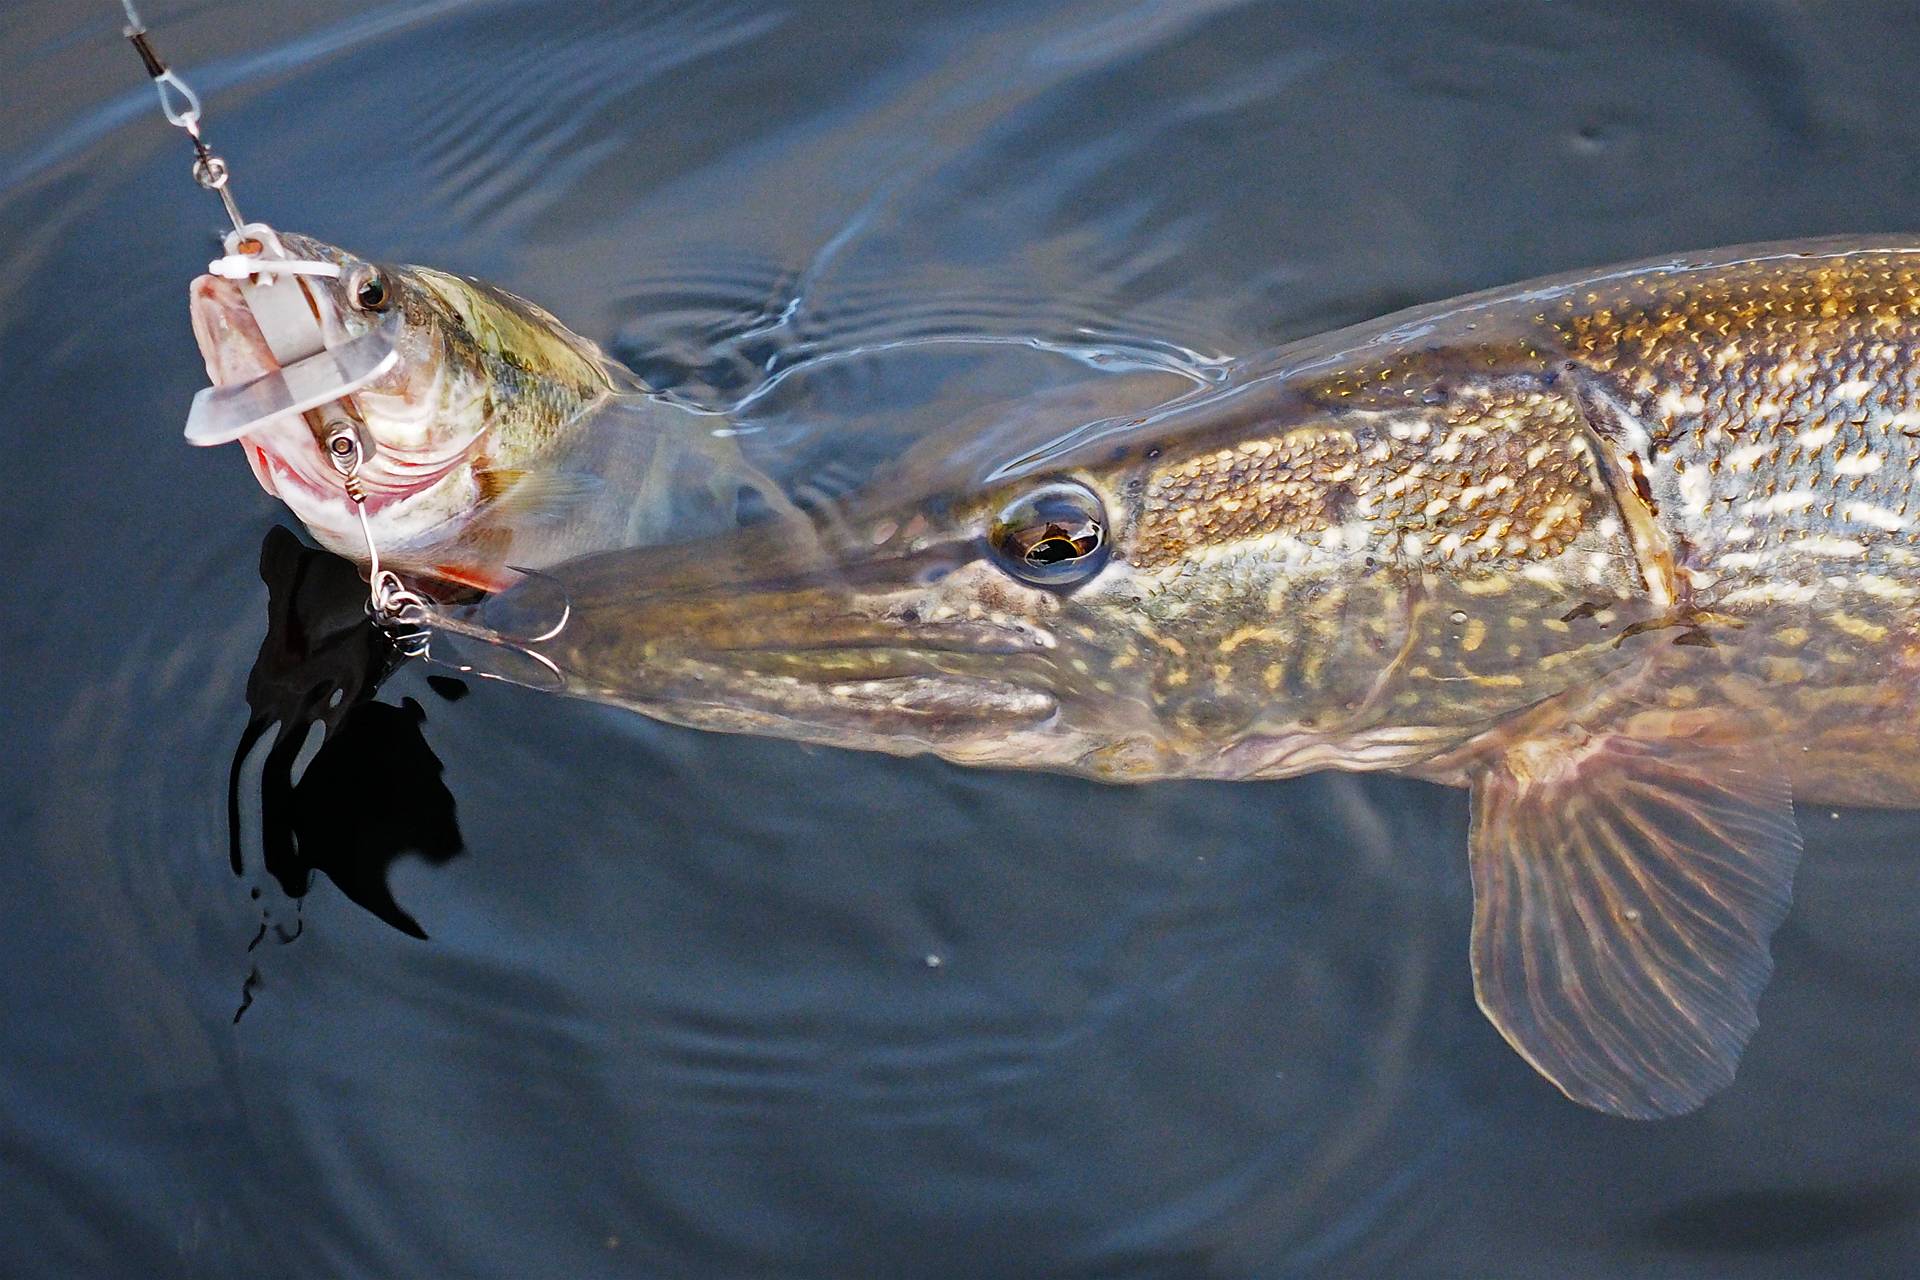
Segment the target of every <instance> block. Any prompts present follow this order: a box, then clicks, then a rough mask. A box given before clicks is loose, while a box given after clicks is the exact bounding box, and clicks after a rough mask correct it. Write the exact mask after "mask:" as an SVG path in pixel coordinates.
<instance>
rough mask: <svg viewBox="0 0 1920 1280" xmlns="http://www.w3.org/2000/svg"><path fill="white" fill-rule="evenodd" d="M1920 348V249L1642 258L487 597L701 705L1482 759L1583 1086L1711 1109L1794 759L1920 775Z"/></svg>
mask: <svg viewBox="0 0 1920 1280" xmlns="http://www.w3.org/2000/svg"><path fill="white" fill-rule="evenodd" d="M1917 367H1920V244H1917V245H1914V246H1908V245H1906V244H1905V243H1903V242H1892V241H1879V242H1808V243H1804V244H1795V245H1775V246H1752V247H1746V248H1741V249H1733V250H1726V251H1722V252H1719V253H1716V254H1710V255H1701V256H1695V257H1677V258H1669V259H1664V260H1660V261H1655V262H1648V263H1639V264H1629V265H1626V266H1622V267H1615V268H1609V269H1602V270H1598V271H1592V272H1585V273H1580V274H1578V275H1574V276H1566V277H1561V278H1558V279H1552V280H1545V281H1538V282H1533V283H1530V284H1524V285H1517V286H1513V287H1511V288H1508V289H1502V290H1494V291H1490V292H1488V293H1483V294H1478V295H1473V296H1470V297H1467V298H1462V299H1458V300H1455V301H1451V302H1446V303H1439V304H1434V305H1432V306H1428V307H1423V308H1418V309H1415V310H1413V311H1409V312H1403V313H1401V314H1399V315H1395V316H1390V317H1386V318H1385V319H1382V320H1380V321H1377V322H1374V323H1371V324H1367V325H1361V326H1356V327H1355V328H1352V329H1348V330H1344V331H1341V332H1338V333H1334V334H1329V335H1325V336H1323V337H1320V338H1315V339H1310V340H1307V341H1304V342H1301V343H1297V344H1294V345H1292V346H1290V347H1287V348H1283V349H1282V350H1280V351H1278V352H1276V353H1274V354H1272V355H1270V356H1267V357H1264V358H1260V359H1257V360H1248V361H1246V362H1243V363H1242V364H1241V365H1240V366H1238V367H1237V368H1236V369H1234V370H1233V371H1232V373H1231V376H1230V377H1229V378H1228V379H1227V380H1226V382H1225V383H1224V385H1220V386H1217V387H1209V388H1207V389H1205V390H1203V391H1199V392H1196V393H1194V394H1192V395H1189V396H1187V397H1184V398H1182V399H1178V400H1175V401H1172V402H1168V403H1165V404H1158V405H1155V404H1150V403H1149V404H1133V405H1120V404H1115V405H1113V406H1112V407H1111V408H1112V412H1111V415H1110V416H1104V417H1093V416H1092V415H1089V416H1088V417H1086V418H1082V419H1081V420H1079V421H1078V422H1062V423H1057V424H1054V425H1053V426H1052V428H1051V429H1050V430H1048V431H1047V432H1045V433H1044V434H1042V433H1039V432H1036V431H1033V430H1030V429H1028V427H1029V426H1030V425H1031V423H1030V421H1027V420H1023V423H1024V424H1025V425H1022V426H1021V427H1020V428H1019V429H1014V428H1012V427H1009V429H1008V430H1007V431H1006V432H1005V433H1004V434H996V433H994V432H987V433H985V434H984V435H977V434H970V435H968V436H967V437H966V438H965V439H955V440H947V441H930V442H928V446H927V448H926V449H925V450H923V451H922V452H921V454H920V455H918V456H917V457H916V458H915V459H910V460H909V461H908V462H905V463H903V464H902V466H901V468H900V469H899V470H898V471H896V472H894V473H891V474H890V475H887V476H882V477H880V478H878V479H876V480H875V481H874V482H873V483H872V484H870V485H869V487H868V489H867V490H866V491H865V492H863V493H862V494H861V495H858V496H857V498H856V499H855V500H854V501H851V502H849V503H847V504H845V505H844V506H842V507H837V508H836V509H835V510H834V512H833V513H832V514H833V519H832V520H831V522H813V523H809V522H805V521H800V522H795V521H769V522H767V523H765V524H763V525H762V526H760V527H757V528H753V529H747V530H740V531H737V532H735V533H732V534H729V535H727V536H725V537H720V538H714V539H706V540H699V541H694V542H690V543H688V544H686V545H682V546H678V547H671V548H654V549H648V550H643V551H635V552H631V553H619V554H613V555H607V556H597V557H594V558H591V559H588V560H584V561H581V562H578V563H576V564H569V565H561V566H557V567H556V568H554V569H553V570H552V573H551V576H550V577H549V578H548V579H546V580H544V581H543V582H542V583H540V584H538V585H537V586H528V587H523V588H520V589H517V590H515V591H511V592H507V593H505V594H503V595H501V596H499V597H496V598H495V599H494V600H493V601H492V602H490V603H489V604H488V605H487V606H486V607H485V608H484V610H483V620H486V621H489V622H491V623H494V624H497V625H500V626H502V627H503V628H504V629H507V630H509V631H518V632H520V633H522V634H525V633H529V632H531V631H533V630H537V629H538V628H537V627H532V626H528V625H526V624H527V623H528V622H529V620H531V619H547V618H551V617H552V616H553V611H552V604H553V598H554V593H555V592H556V591H558V592H562V593H564V598H565V600H566V601H567V603H568V604H569V606H570V608H571V613H570V614H569V619H570V620H569V622H568V624H567V626H566V627H565V628H564V629H563V630H562V631H561V632H560V634H559V635H558V636H556V637H554V638H553V639H552V640H551V641H549V642H545V643H543V644H542V645H540V646H539V649H540V652H541V654H542V656H543V657H544V658H545V659H546V660H548V661H550V662H552V663H553V664H554V668H555V669H556V670H558V671H559V672H560V673H561V675H562V677H563V678H564V680H565V681H566V687H567V691H568V692H571V693H573V694H576V695H578V696H584V697H590V698H596V699H599V700H603V701H607V702H613V703H618V704H621V705H625V706H630V707H633V708H636V709H638V710H641V711H643V712H646V713H647V714H650V715H654V716H657V717H660V718H662V719H666V720H671V721H675V722H678V723H683V724H689V725H695V726H699V727H703V728H710V729H718V730H726V731H737V732H754V733H764V734H774V735H778V736H784V737H791V738H799V739H805V740H809V741H816V742H822V743H829V744H834V745H840V746H848V747H858V748H865V749H873V750H883V751H892V752H898V753H912V752H918V751H933V752H937V753H938V754H940V755H942V756H944V757H946V758H948V759H951V760H955V761H958V762H961V763H967V764H985V765H993V766H999V767H1025V768H1041V769H1056V770H1067V771H1072V772H1077V773H1081V774H1086V775H1090V776H1094V777H1098V778H1103V779H1107V780H1112V781H1147V780H1151V779H1155V778H1166V777H1204V778H1230V779H1257V778H1276V777H1286V776H1291V775H1295V774H1299V773H1302V772H1306V771H1308V770H1312V769H1319V768H1343V769H1358V770H1371V769H1391V770H1397V771H1401V772H1405V773H1408V774H1411V775H1413V776H1417V777H1422V778H1427V779H1431V780H1434V781H1438V782H1442V783H1446V784H1450V785H1458V786H1464V787H1467V788H1469V789H1470V791H1471V809H1472V823H1471V831H1470V833H1469V837H1468V843H1469V846H1470V867H1471V873H1472V881H1473V888H1474V921H1473V928H1472V940H1471V944H1470V956H1471V963H1472V966H1473V972H1474V980H1475V989H1476V992H1477V994H1478V997H1479V1000H1480V1003H1481V1006H1482V1008H1483V1009H1484V1010H1485V1011H1486V1012H1487V1014H1488V1016H1489V1018H1490V1019H1491V1020H1492V1021H1493V1023H1494V1024H1495V1025H1496V1026H1497V1027H1498V1028H1499V1030H1500V1031H1501V1033H1502V1034H1503V1035H1505V1037H1506V1038H1507V1039H1508V1040H1509V1042H1511V1043H1512V1044H1513V1046H1514V1047H1515V1048H1516V1049H1517V1050H1518V1051H1519V1052H1520V1053H1521V1054H1523V1055H1524V1056H1525V1057H1526V1058H1527V1060H1528V1061H1530V1062H1531V1063H1533V1064H1534V1065H1535V1066H1536V1067H1537V1068H1538V1069H1539V1070H1540V1071H1541V1072H1542V1073H1543V1074H1544V1075H1546V1076H1547V1077H1548V1078H1549V1079H1551V1080H1552V1081H1553V1082H1554V1083H1555V1084H1557V1085H1558V1086H1559V1087H1560V1088H1561V1089H1562V1090H1563V1091H1565V1092H1566V1093H1567V1094H1568V1095H1569V1096H1570V1097H1573V1098H1574V1099H1576V1100H1578V1101H1580V1102H1582V1103H1585V1104H1587V1105H1589V1106H1593V1107H1596V1108H1599V1109H1602V1110H1605V1111H1609V1112H1613V1113H1616V1114H1619V1115H1626V1116H1635V1117H1650V1116H1659V1115H1670V1114H1675V1113H1678V1112H1682V1111H1686V1110H1689V1109H1691V1108H1693V1107H1695V1106H1698V1105H1699V1104H1700V1103H1701V1102H1702V1101H1703V1100H1704V1099H1705V1098H1706V1097H1707V1096H1709V1095H1710V1094H1712V1093H1713V1092H1714V1091H1715V1090H1717V1089H1719V1088H1721V1087H1723V1086H1724V1085H1726V1084H1727V1083H1728V1082H1729V1081H1730V1080H1731V1079H1732V1076H1733V1072H1734V1068H1735V1065H1736V1063H1737V1061H1738V1058H1739V1055H1740V1052H1741V1050H1742V1048H1743V1047H1744V1045H1745V1043H1746V1042H1747V1040H1748V1038H1749V1037H1750V1035H1751V1034H1752V1032H1753V1030H1754V1028H1755V1026H1756V1010H1757V1005H1758V1000H1759V996H1760V992H1761V990H1762V988H1763V987H1764V985H1765V983H1766V981H1767V978H1768V975H1769V973H1770V969H1771V960H1770V958H1769V953H1768V945H1769V939H1770V937H1771V935H1772V933H1773V931H1774V929H1775V927H1776V926H1777V925H1778V924H1779V922H1780V921H1781V919H1782V918H1783V916H1784V914H1785V912H1786V908H1787V903H1788V899H1789V896H1790V889H1791V881H1792V876H1793V871H1794V867H1795V864H1796V861H1797V859H1798V855H1799V852H1800V836H1799V833H1798V830H1797V828H1796V826H1795V824H1794V819H1793V802H1794V800H1795V798H1796V797H1798V798H1800V799H1806V800H1813V801H1818V802H1859V803H1870V804H1898V805H1912V804H1920V750H1916V749H1915V746H1914V742H1913V733H1912V726H1913V724H1914V723H1915V716H1916V714H1917V713H1920V678H1916V677H1920V559H1916V556H1920V546H1916V542H1915V539H1916V536H1920V534H1917V533H1916V524H1920V518H1917V517H1920V497H1916V496H1915V495H1914V494H1913V493H1912V492H1911V486H1912V471H1913V467H1914V464H1915V463H1916V461H1920V456H1916V446H1917V445H1920V438H1917V437H1920V375H1917V374H1916V368H1917ZM989 444H991V445H992V446H994V448H995V449H997V450H998V457H997V458H996V460H995V461H994V462H993V463H992V464H991V465H979V463H978V460H979V459H980V458H981V457H982V456H983V454H984V453H985V452H986V451H987V446H988V445H989ZM943 458H944V459H946V461H945V462H944V463H943V461H942V459H943ZM823 523H824V527H823Z"/></svg>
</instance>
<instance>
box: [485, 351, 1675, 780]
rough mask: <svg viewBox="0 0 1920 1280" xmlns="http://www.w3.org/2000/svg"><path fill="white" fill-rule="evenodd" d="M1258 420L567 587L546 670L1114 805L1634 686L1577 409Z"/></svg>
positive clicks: (636, 555)
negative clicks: (1009, 771) (1117, 792)
mask: <svg viewBox="0 0 1920 1280" xmlns="http://www.w3.org/2000/svg"><path fill="white" fill-rule="evenodd" d="M1496 392H1497V393H1498V394H1499V395H1508V396H1511V395H1512V394H1513V393H1511V392H1509V391H1507V390H1503V389H1500V388H1494V389H1492V391H1490V392H1489V395H1493V394H1494V393H1496ZM1270 400H1271V402H1270V403H1264V404H1261V405H1258V406H1255V407H1250V406H1248V405H1247V404H1246V403H1244V402H1233V401H1229V402H1226V403H1224V404H1215V405H1211V406H1202V407H1199V408H1195V409H1192V410H1184V411H1180V412H1176V413H1173V414H1171V415H1170V416H1169V417H1168V418H1167V419H1166V420H1165V421H1164V422H1153V421H1151V420H1150V419H1151V415H1149V416H1148V418H1149V420H1148V422H1147V428H1146V429H1144V430H1142V431H1139V432H1136V433H1135V434H1134V435H1133V436H1132V437H1130V438H1126V439H1123V440H1121V441H1120V442H1119V443H1117V444H1114V443H1112V442H1111V441H1104V440H1101V439H1100V438H1099V437H1098V434H1097V433H1094V434H1092V435H1090V436H1089V437H1088V443H1087V445H1086V447H1081V448H1072V449H1061V450H1054V451H1051V452H1043V453H1039V454H1031V455H1029V456H1026V457H1024V458H1023V459H1022V460H1020V461H1019V462H1018V463H1017V464H1013V465H1010V464H1007V463H1005V462H1002V463H1000V464H998V465H994V466H991V467H968V466H959V467H955V466H953V465H947V466H944V467H933V468H930V469H928V470H926V471H925V472H923V473H921V474H919V475H917V476H915V475H907V474H904V473H903V474H898V475H894V476H892V477H890V478H886V479H882V480H880V481H877V482H875V483H873V484H872V485H870V486H869V488H868V491H867V493H866V495H865V499H864V500H863V501H859V502H855V503H851V504H849V506H848V507H847V509H845V510H844V511H842V512H838V513H836V514H835V516H834V518H833V519H832V520H830V521H824V522H815V523H814V524H812V525H809V526H807V527H796V526H795V524H794V523H793V522H792V521H790V520H782V521H770V522H767V523H766V524H765V525H764V526H763V527H757V528H753V529H746V530H740V531H736V532H735V533H733V534H731V535H729V536H726V537H722V538H716V539H709V540H702V541H699V542H696V543H691V544H687V545H683V546H678V547H673V548H667V549H650V550H648V549H643V550H640V551H635V552H623V553H618V554H615V555H611V556H605V557H594V558H591V559H588V560H585V561H582V562H580V563H578V564H574V565H569V566H565V567H563V569H562V570H560V571H558V572H557V574H556V579H555V581H554V582H550V583H548V584H545V587H552V586H558V587H559V588H560V589H562V590H563V591H564V593H565V597H566V599H567V600H568V602H570V604H571V605H572V613H571V617H570V621H569V622H568V624H567V626H566V627H565V629H564V630H563V631H562V633H561V634H560V635H559V636H558V637H556V638H555V639H554V640H553V642H552V643H551V644H550V645H549V646H547V647H546V648H545V650H544V652H546V653H547V654H548V655H549V656H550V658H551V659H552V660H553V661H554V663H555V664H556V666H558V667H559V668H560V670H561V672H562V673H563V675H564V676H565V677H566V678H567V680H568V681H569V683H570V684H571V685H572V686H573V687H574V688H575V689H576V690H577V691H579V692H581V693H583V694H585V695H586V696H589V697H594V698H598V699H601V700H605V701H613V702H619V703H623V704H625V705H628V706H631V707H634V708H636V709H639V710H641V711H644V712H647V713H649V714H652V715H655V716H657V717H659V718H663V719H667V720H672V721H678V722H681V723H687V724H691V725H695V726H697V727H703V728H710V729H723V730H734V731H741V732H753V733H760V734H768V735H773V736H782V737H789V738H799V739H805V740H809V741H815V742H823V743H830V744H834V745H841V746H851V747H862V748H869V749H880V750H887V751H893V752H899V753H910V752H915V751H933V752H936V753H937V754H939V755H942V756H944V757H946V758H949V759H952V760H955V761H958V762H961V763H967V764H979V765H991V766H1001V767H1027V768H1044V769H1053V770H1063V771H1071V772H1079V773H1086V774H1091V775H1095V776H1100V777H1106V778H1113V779H1116V780H1123V779H1124V780H1130V779H1149V778H1155V777H1165V776H1184V777H1194V776H1201V777H1222V778H1232V777H1276V776H1289V775H1292V774H1298V773H1303V772H1308V771H1311V770H1314V769H1319V768H1326V767H1336V766H1337V767H1344V768H1356V769H1373V768H1378V769H1392V768H1398V769H1405V768H1410V767H1413V766H1415V765H1417V764H1419V763H1420V762H1422V761H1427V760H1432V759H1434V758H1437V757H1439V756H1441V755H1442V754H1443V753H1445V752H1447V751H1450V750H1454V749H1457V748H1459V747H1461V745H1462V744H1464V743H1467V742H1469V741H1470V740H1473V739H1475V738H1476V737H1477V736H1479V735H1482V734H1484V733H1486V732H1487V731H1488V730H1489V728H1490V727H1492V726H1494V725H1497V724H1499V723H1501V722H1502V721H1503V720H1505V719H1507V718H1510V717H1512V716H1514V715H1515V714H1517V713H1519V712H1522V711H1524V710H1525V709H1526V708H1528V707H1530V706H1532V705H1535V704H1537V703H1539V702H1541V701H1542V700H1544V699H1549V698H1552V697H1554V696H1556V695H1558V694H1560V693H1562V692H1565V691H1566V690H1568V689H1571V688H1575V687H1577V686H1579V685H1581V684H1582V683H1583V682H1592V681H1595V680H1598V679H1600V678H1602V677H1604V676H1606V675H1607V674H1608V673H1610V672H1611V671H1613V670H1614V669H1615V668H1617V667H1618V666H1619V665H1621V664H1622V663H1624V662H1626V661H1628V660H1629V658H1630V657H1631V655H1632V649H1633V646H1631V645H1624V644H1622V643H1621V641H1622V639H1623V632H1624V631H1625V630H1626V629H1627V628H1628V627H1629V624H1632V623H1635V622H1641V621H1644V620H1645V619H1647V618H1649V617H1650V616H1652V615H1653V614H1655V613H1657V611H1658V603H1659V602H1658V601H1655V600H1650V599H1649V597H1648V593H1647V589H1646V584H1645V582H1644V581H1643V579H1642V576H1641V573H1640V566H1639V563H1638V561H1637V559H1636V552H1635V548H1634V546H1633V545H1632V542H1631V538H1630V535H1629V533H1628V531H1627V530H1626V529H1625V528H1624V527H1623V522H1622V521H1621V520H1620V519H1619V518H1618V517H1617V515H1616V514H1615V511H1616V508H1615V506H1614V499H1613V497H1612V496H1611V493H1610V492H1609V490H1608V488H1607V485H1606V482H1605V479H1604V477H1603V476H1602V474H1601V471H1600V468H1599V466H1598V464H1597V462H1596V460H1595V458H1594V456H1593V451H1592V449H1591V447H1590V443H1589V440H1588V438H1587V435H1586V433H1585V432H1584V429H1583V428H1582V426H1581V425H1580V423H1579V420H1578V419H1577V417H1569V416H1568V413H1567V411H1566V410H1565V408H1564V406H1553V407H1550V408H1548V407H1541V406H1537V405H1532V404H1531V403H1530V402H1529V403H1528V404H1521V405H1517V406H1516V405H1510V404H1508V403H1506V402H1505V401H1498V400H1490V401H1488V404H1489V405H1490V406H1491V407H1490V408H1487V410H1486V412H1484V413H1482V412H1481V411H1480V409H1478V408H1475V407H1474V406H1475V403H1476V402H1474V401H1473V400H1472V399H1471V397H1470V396H1468V395H1467V393H1465V392H1456V393H1455V394H1454V395H1453V396H1452V397H1451V398H1449V399H1448V400H1447V401H1446V402H1445V403H1443V404H1434V405H1426V404H1421V403H1419V402H1418V401H1416V402H1415V406H1414V407H1413V408H1411V409H1408V410H1405V411H1404V412H1403V411H1402V410H1400V409H1397V408H1396V409H1395V410H1394V411H1393V413H1392V414H1380V415H1374V416H1368V415H1364V414H1356V413H1350V412H1328V411H1325V410H1323V409H1321V408H1320V407H1319V406H1317V405H1316V404H1314V403H1311V402H1307V403H1298V400H1299V397H1297V396H1294V397H1289V396H1277V397H1270ZM1523 411H1524V412H1526V413H1529V414H1533V415H1535V417H1534V419H1533V420H1532V421H1527V422H1509V421H1506V419H1504V418H1501V416H1500V415H1506V417H1507V418H1514V417H1516V416H1517V415H1519V414H1520V413H1522V412H1523ZM1476 413H1477V414H1479V416H1478V417H1476V416H1474V415H1475V414H1476ZM1496 428H1498V431H1496ZM950 443H951V442H950ZM1469 448H1471V450H1472V452H1471V453H1469V452H1468V449H1469ZM965 449H966V446H965V443H964V442H959V443H954V444H951V447H950V448H949V449H948V460H949V463H951V461H952V460H953V459H955V458H962V457H964V455H965ZM1429 477H1430V478H1429ZM902 493H908V494H911V495H915V496H911V497H909V498H908V499H907V500H905V501H902V500H900V497H899V495H900V494H902ZM543 597H544V599H545V600H546V601H547V604H548V606H549V607H548V608H546V609H545V610H540V609H535V610H533V611H532V612H529V613H527V614H524V615H515V614H514V613H513V609H514V607H515V604H516V600H517V599H524V600H527V601H532V600H535V599H539V598H543ZM553 599H554V597H553V596H552V595H551V594H549V593H546V592H545V588H544V587H543V589H542V590H541V591H534V592H529V593H526V594H524V595H522V596H518V597H516V595H515V594H514V593H509V594H508V595H507V596H505V597H502V598H501V600H500V601H499V604H500V605H501V607H502V609H503V612H501V613H499V614H496V615H495V616H496V618H498V619H501V621H500V623H499V625H500V629H503V630H508V631H515V632H517V633H518V634H522V635H533V634H539V633H540V632H541V631H543V630H544V629H545V627H546V625H547V623H548V622H549V621H550V620H551V619H552V617H554V616H555V613H554V610H553V608H552V607H551V606H552V601H553ZM536 615H537V616H536Z"/></svg>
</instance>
